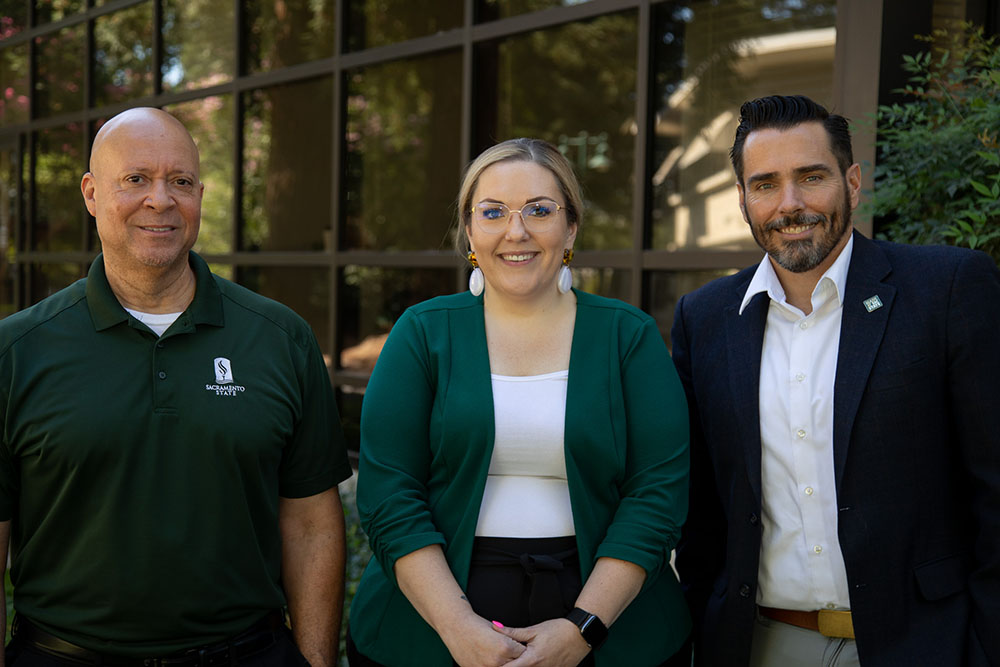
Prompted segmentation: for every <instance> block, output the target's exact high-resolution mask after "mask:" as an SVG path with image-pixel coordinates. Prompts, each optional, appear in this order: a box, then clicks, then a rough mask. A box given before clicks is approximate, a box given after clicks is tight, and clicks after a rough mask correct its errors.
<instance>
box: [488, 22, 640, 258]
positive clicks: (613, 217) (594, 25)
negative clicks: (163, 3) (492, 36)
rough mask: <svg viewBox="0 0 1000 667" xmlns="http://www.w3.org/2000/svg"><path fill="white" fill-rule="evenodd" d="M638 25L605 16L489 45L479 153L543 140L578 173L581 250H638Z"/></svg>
mask: <svg viewBox="0 0 1000 667" xmlns="http://www.w3.org/2000/svg"><path fill="white" fill-rule="evenodd" d="M636 29H637V27H636V16H635V13H634V12H628V13H625V14H614V15H610V16H602V17H600V18H597V19H593V20H590V21H584V22H581V23H571V24H568V25H564V26H560V27H558V28H551V29H548V30H538V31H535V32H531V33H528V34H525V35H518V36H516V37H511V38H509V39H506V40H504V41H502V42H498V43H491V44H487V45H484V46H482V47H481V48H480V49H479V50H478V52H477V54H476V60H477V66H476V95H475V98H474V102H475V119H476V146H475V148H476V152H477V153H478V152H479V151H481V150H483V149H485V148H487V147H488V146H490V145H492V144H493V143H495V142H496V141H503V140H505V139H511V138H513V137H525V136H527V137H538V138H540V139H545V140H546V141H548V142H550V143H552V144H555V145H556V146H558V147H559V149H560V150H561V151H562V152H563V154H564V155H566V157H567V158H569V160H570V161H571V162H572V163H573V164H574V165H575V167H576V172H577V176H578V177H579V178H580V182H581V184H582V185H583V190H584V196H585V198H586V202H585V203H586V212H585V214H584V215H585V217H584V223H583V225H582V226H581V227H580V236H579V237H578V240H577V246H576V247H577V249H584V250H595V249H599V250H611V249H622V248H628V247H630V246H631V245H632V224H633V221H632V200H633V195H632V190H633V188H632V184H633V182H634V181H633V179H634V177H635V175H634V173H633V171H634V169H633V157H634V155H635V153H634V150H635V148H634V147H635V132H636V127H635V76H636Z"/></svg>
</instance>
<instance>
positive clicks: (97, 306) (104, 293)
mask: <svg viewBox="0 0 1000 667" xmlns="http://www.w3.org/2000/svg"><path fill="white" fill-rule="evenodd" d="M188 262H189V263H190V264H191V269H192V270H193V271H194V279H195V290H194V300H193V301H192V302H191V305H189V306H188V307H187V310H185V311H184V313H185V314H186V315H187V316H188V317H189V318H190V320H191V324H209V325H213V326H218V327H221V326H222V325H223V323H224V320H223V315H222V293H221V292H220V291H219V286H218V285H217V284H216V282H215V276H213V275H212V272H211V271H210V270H209V268H208V264H206V263H205V260H203V259H202V258H201V257H199V256H198V254H197V253H195V252H194V251H189V252H188ZM87 307H88V308H89V309H90V319H91V320H92V321H93V323H94V329H95V330H96V331H104V330H105V329H110V328H111V327H113V326H115V325H118V324H121V323H122V322H127V321H128V318H129V315H128V313H127V312H125V309H124V308H123V307H122V305H121V303H119V302H118V298H117V297H115V293H114V292H112V291H111V285H110V284H109V283H108V275H107V273H105V271H104V254H103V253H102V254H100V255H98V256H97V258H96V259H95V260H94V263H93V264H91V265H90V271H89V272H88V273H87ZM181 317H184V315H182V316H181Z"/></svg>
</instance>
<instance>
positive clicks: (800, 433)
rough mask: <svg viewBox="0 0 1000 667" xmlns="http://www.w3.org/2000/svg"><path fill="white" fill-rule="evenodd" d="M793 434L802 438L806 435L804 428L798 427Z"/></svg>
mask: <svg viewBox="0 0 1000 667" xmlns="http://www.w3.org/2000/svg"><path fill="white" fill-rule="evenodd" d="M795 435H797V436H799V437H800V438H804V437H806V430H805V429H804V428H800V429H799V430H798V431H796V432H795Z"/></svg>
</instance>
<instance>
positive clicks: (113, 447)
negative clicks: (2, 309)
mask: <svg viewBox="0 0 1000 667" xmlns="http://www.w3.org/2000/svg"><path fill="white" fill-rule="evenodd" d="M81 190H82V192H83V198H84V202H85V204H86V206H87V209H88V210H89V211H90V213H91V214H92V215H93V216H94V218H95V219H96V222H97V232H98V235H99V236H100V239H101V246H102V254H101V255H99V256H98V257H97V259H96V260H95V261H94V263H93V265H92V266H91V268H90V272H89V274H88V276H87V278H85V279H83V280H80V281H78V282H76V283H75V284H73V285H71V286H70V287H67V288H66V289H64V290H62V291H60V292H58V293H56V294H54V295H52V296H50V297H48V298H47V299H45V300H44V301H42V302H40V303H38V304H36V305H35V306H32V307H31V308H28V309H27V310H24V311H22V312H20V313H17V314H15V315H12V316H10V317H9V318H7V319H5V320H3V321H2V322H0V425H2V430H0V434H2V442H0V547H2V548H3V549H4V551H6V548H7V545H8V543H9V545H10V547H11V570H10V572H11V579H12V581H13V583H14V589H15V593H14V609H15V618H14V638H13V640H12V641H11V643H10V644H9V645H8V647H7V651H6V656H5V657H6V661H7V662H6V664H7V665H8V667H11V666H14V667H49V666H59V665H79V664H81V663H84V664H95V665H123V666H124V665H143V666H148V665H164V666H165V665H171V666H182V665H192V666H193V665H209V664H210V665H219V664H225V665H242V666H254V667H271V666H284V665H289V666H290V665H306V664H309V663H311V664H312V665H314V666H322V665H332V664H334V662H335V661H336V653H337V636H338V632H339V626H340V609H341V604H342V598H343V572H344V526H343V513H342V510H341V506H340V499H339V495H338V493H337V484H338V483H339V482H340V481H342V480H343V479H346V478H347V477H349V476H350V474H351V469H350V466H349V465H348V462H347V458H346V453H345V448H344V442H343V436H342V434H341V431H340V425H339V418H338V415H337V410H336V407H335V404H334V401H333V393H332V389H331V386H330V381H329V376H328V374H327V369H326V366H325V364H324V362H323V358H322V355H321V353H320V350H319V348H318V346H317V344H316V340H315V337H314V336H313V334H312V331H311V329H310V328H309V326H308V324H306V323H305V321H303V320H302V319H301V318H300V317H298V316H297V315H295V313H293V312H292V311H291V310H289V309H288V308H286V307H284V306H282V305H280V304H278V303H276V302H274V301H271V300H269V299H265V298H263V297H261V296H259V295H256V294H254V293H253V292H250V291H248V290H246V289H243V288H241V287H239V286H237V285H235V284H233V283H231V282H229V281H226V280H224V279H222V278H220V277H218V276H215V275H213V274H212V273H211V272H210V271H209V269H208V266H207V265H206V264H205V262H204V261H203V260H202V259H201V258H200V257H199V256H198V255H197V254H195V253H194V252H192V251H191V248H192V246H193V245H194V242H195V240H196V239H197V237H198V228H199V224H200V219H201V199H202V192H203V190H204V185H203V184H202V183H201V181H200V179H199V164H198V149H197V147H196V146H195V143H194V141H193V140H192V138H191V136H190V135H189V134H188V132H187V130H185V128H184V127H183V126H182V125H181V123H180V122H178V121H177V120H176V119H175V118H173V117H172V116H170V115H169V114H167V113H165V112H163V111H160V110H158V109H148V108H143V109H130V110H128V111H125V112H123V113H121V114H119V115H118V116H116V117H114V118H112V119H111V120H110V121H108V122H107V123H106V124H105V125H104V126H103V127H102V128H101V130H100V132H98V134H97V137H96V139H95V140H94V146H93V151H92V155H91V163H90V171H89V172H88V173H87V174H85V175H84V177H83V180H82V183H81ZM286 608H287V611H288V616H289V618H290V625H291V630H290V631H289V629H288V627H287V625H286V623H285V615H284V609H286ZM2 610H3V605H0V615H2V614H3V611H2ZM307 660H308V662H307Z"/></svg>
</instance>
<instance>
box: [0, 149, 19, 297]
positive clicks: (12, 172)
mask: <svg viewBox="0 0 1000 667" xmlns="http://www.w3.org/2000/svg"><path fill="white" fill-rule="evenodd" d="M20 173H21V166H20V155H19V153H18V150H17V146H16V144H11V143H8V144H0V317H6V316H8V315H10V314H11V313H13V312H15V311H16V310H17V297H16V294H15V289H16V284H17V267H16V266H15V264H14V262H13V259H14V257H15V252H16V250H17V226H18V214H19V206H18V203H19V202H18V196H17V195H18V180H19V176H20Z"/></svg>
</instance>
